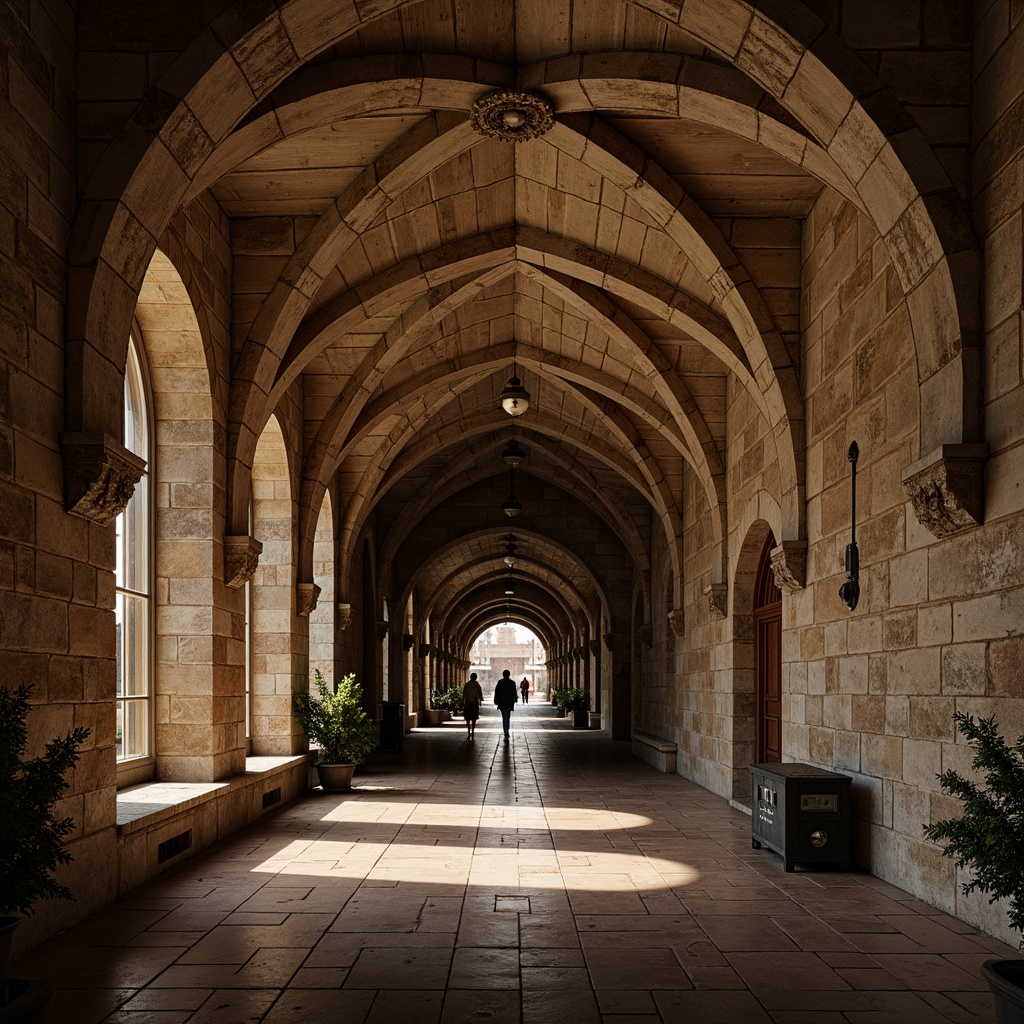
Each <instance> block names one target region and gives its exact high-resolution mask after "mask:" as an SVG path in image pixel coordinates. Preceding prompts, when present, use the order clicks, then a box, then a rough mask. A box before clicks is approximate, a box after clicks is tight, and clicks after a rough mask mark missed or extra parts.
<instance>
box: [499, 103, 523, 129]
mask: <svg viewBox="0 0 1024 1024" xmlns="http://www.w3.org/2000/svg"><path fill="white" fill-rule="evenodd" d="M501 119H502V121H504V122H505V124H506V125H508V127H509V128H522V126H523V125H524V124H525V123H526V111H525V110H517V109H516V108H515V107H512V108H510V109H509V110H506V111H504V112H503V113H502V115H501Z"/></svg>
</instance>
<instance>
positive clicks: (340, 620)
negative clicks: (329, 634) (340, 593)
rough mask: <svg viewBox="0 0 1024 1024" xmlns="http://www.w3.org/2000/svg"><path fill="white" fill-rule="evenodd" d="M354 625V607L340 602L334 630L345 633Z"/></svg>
mask: <svg viewBox="0 0 1024 1024" xmlns="http://www.w3.org/2000/svg"><path fill="white" fill-rule="evenodd" d="M351 625H352V605H350V604H348V603H345V602H341V601H339V602H338V607H337V610H336V613H335V619H334V628H335V629H337V630H338V631H339V632H343V631H344V630H346V629H348V627H349V626H351Z"/></svg>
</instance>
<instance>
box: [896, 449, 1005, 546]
mask: <svg viewBox="0 0 1024 1024" xmlns="http://www.w3.org/2000/svg"><path fill="white" fill-rule="evenodd" d="M987 458H988V445H984V444H944V445H940V446H939V447H938V448H936V449H935V451H933V452H932V453H931V454H929V455H926V456H925V457H924V458H923V459H918V461H917V462H915V463H914V464H913V465H912V466H908V467H907V468H906V469H905V470H903V472H902V474H901V475H900V479H901V480H902V481H903V489H904V490H905V491H906V494H907V497H908V498H910V501H911V503H912V504H913V506H914V515H915V516H917V521H918V522H919V523H920V524H921V525H922V526H923V527H924V528H925V529H926V530H928V532H929V533H931V534H933V535H934V536H936V537H949V536H951V535H952V534H954V533H959V532H960V531H961V530H967V529H970V528H971V527H972V526H978V525H980V524H981V522H982V521H983V519H984V510H985V460H986V459H987Z"/></svg>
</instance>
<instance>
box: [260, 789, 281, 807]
mask: <svg viewBox="0 0 1024 1024" xmlns="http://www.w3.org/2000/svg"><path fill="white" fill-rule="evenodd" d="M280 802H281V787H280V786H278V787H277V789H269V790H267V792H266V793H264V794H263V810H266V809H267V808H268V807H273V806H274V804H278V803H280Z"/></svg>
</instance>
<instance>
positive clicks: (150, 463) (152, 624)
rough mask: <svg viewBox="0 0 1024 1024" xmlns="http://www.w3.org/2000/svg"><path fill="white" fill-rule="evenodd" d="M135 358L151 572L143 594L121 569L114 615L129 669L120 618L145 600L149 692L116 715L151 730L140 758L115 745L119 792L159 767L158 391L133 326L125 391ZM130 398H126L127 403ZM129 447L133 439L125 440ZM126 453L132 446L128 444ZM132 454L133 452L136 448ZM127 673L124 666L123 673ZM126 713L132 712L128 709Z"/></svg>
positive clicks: (118, 532) (119, 698) (144, 545)
mask: <svg viewBox="0 0 1024 1024" xmlns="http://www.w3.org/2000/svg"><path fill="white" fill-rule="evenodd" d="M133 356H134V361H135V370H136V371H137V375H138V390H139V397H140V399H141V405H142V412H143V428H144V430H143V447H144V449H145V451H144V452H136V454H138V455H139V456H140V458H144V459H145V460H146V468H145V469H144V470H143V473H142V477H141V479H140V482H144V488H143V490H142V500H143V501H144V503H145V507H144V508H143V510H142V512H141V514H140V515H139V517H138V522H139V523H141V524H142V526H143V528H144V529H145V533H146V535H145V537H144V538H143V539H142V542H141V544H140V549H141V550H142V551H143V552H144V554H145V561H146V564H145V570H144V574H143V575H144V579H143V580H142V582H143V583H144V589H143V590H138V589H133V588H129V587H125V586H122V585H121V584H120V583H119V582H118V578H117V571H116V566H115V575H114V594H115V598H114V600H115V607H114V615H115V622H116V624H117V625H116V626H115V629H116V632H117V637H118V645H119V650H118V651H117V660H118V662H120V663H121V664H122V666H123V665H124V650H123V641H122V640H121V636H122V632H121V629H120V628H118V627H121V626H123V623H122V622H121V621H120V619H119V618H118V611H117V606H118V603H119V602H120V601H121V599H122V597H123V596H128V597H130V598H132V599H133V600H141V602H142V603H143V612H142V615H141V617H140V626H139V631H140V632H141V633H142V635H143V637H144V643H145V651H144V654H143V656H142V658H141V659H140V662H141V666H142V668H141V672H142V675H143V677H144V682H145V693H144V694H141V695H132V696H126V695H125V694H120V693H116V692H115V695H114V715H115V723H116V722H117V720H118V719H120V720H121V721H122V722H123V721H124V720H125V718H126V716H125V717H124V718H122V716H121V715H119V714H118V705H119V704H121V703H122V702H131V703H133V704H135V703H138V704H142V706H143V708H144V715H145V726H144V735H145V743H146V750H145V752H144V753H142V754H136V755H131V756H121V755H119V754H118V744H117V741H116V738H115V743H114V761H115V766H116V785H117V787H118V788H122V787H124V786H130V785H134V784H135V783H138V782H146V781H149V780H150V779H152V778H153V776H154V769H155V765H156V714H155V706H156V600H155V597H156V595H155V592H154V581H155V579H156V572H155V568H156V567H155V559H156V536H155V534H156V530H155V501H154V497H155V495H154V489H155V483H156V473H155V460H154V450H155V447H156V446H155V434H156V431H155V426H156V423H155V417H154V410H153V389H152V384H151V380H150V376H149V366H148V365H147V362H146V352H145V347H144V345H143V344H142V342H141V332H140V331H139V329H138V325H137V324H135V325H133V329H132V333H131V335H130V336H129V340H128V354H127V356H126V359H125V384H124V387H125V389H127V388H128V386H129V372H130V371H129V367H130V366H131V361H132V358H133ZM123 400H124V397H122V401H123ZM123 415H124V416H125V417H127V408H125V409H124V410H123ZM123 440H124V441H125V442H127V441H128V438H124V439H123ZM125 447H126V448H130V446H129V445H128V444H127V443H125ZM130 450H131V449H130ZM139 495H140V490H139V487H138V486H136V489H135V491H134V493H133V495H132V498H131V500H132V501H134V500H136V499H137V497H138V496H139ZM127 511H128V509H127V508H126V509H125V511H124V512H122V513H121V514H120V515H119V516H118V517H117V523H116V524H115V548H116V558H117V559H118V560H120V559H121V557H122V544H123V541H122V539H121V538H122V537H123V535H124V530H123V528H122V526H121V524H122V522H123V517H124V516H125V515H126V514H127ZM123 670H124V668H123V667H122V671H123ZM125 710H127V705H126V708H125Z"/></svg>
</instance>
